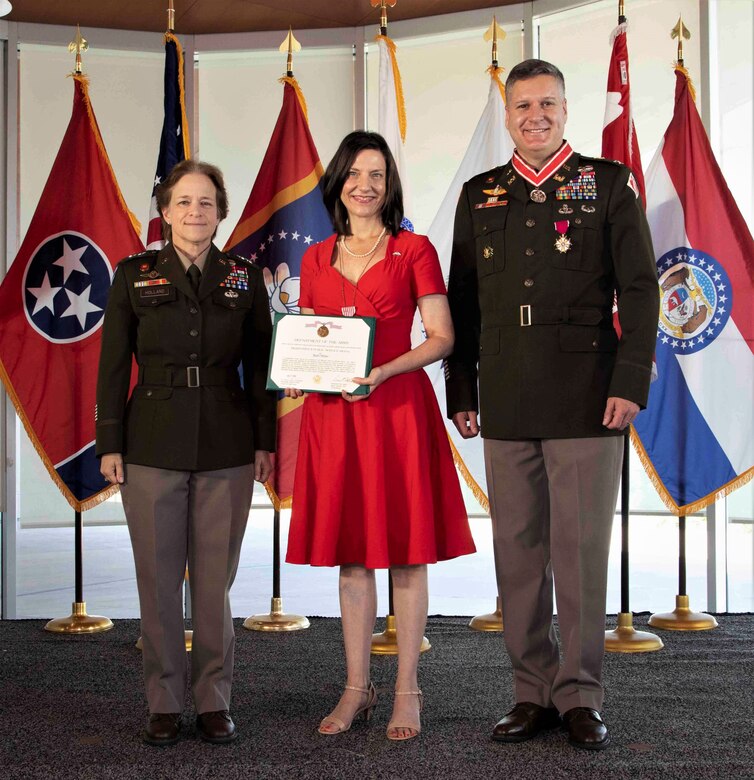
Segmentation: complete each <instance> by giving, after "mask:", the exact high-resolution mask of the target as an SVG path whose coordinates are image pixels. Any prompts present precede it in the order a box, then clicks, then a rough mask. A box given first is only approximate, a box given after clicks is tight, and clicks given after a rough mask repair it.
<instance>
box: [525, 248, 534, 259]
mask: <svg viewBox="0 0 754 780" xmlns="http://www.w3.org/2000/svg"><path fill="white" fill-rule="evenodd" d="M525 254H526V256H527V257H531V256H532V255H533V254H534V250H533V249H527V250H526V252H525Z"/></svg>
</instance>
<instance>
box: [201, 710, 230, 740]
mask: <svg viewBox="0 0 754 780" xmlns="http://www.w3.org/2000/svg"><path fill="white" fill-rule="evenodd" d="M196 730H197V731H198V732H199V736H200V737H201V738H202V739H203V740H204V741H205V742H214V743H215V744H218V745H223V744H225V743H226V742H232V741H233V740H234V739H235V738H236V737H237V736H238V734H237V733H236V724H235V723H233V718H231V717H230V713H229V712H228V710H218V711H217V712H202V713H201V714H199V715H197V716H196Z"/></svg>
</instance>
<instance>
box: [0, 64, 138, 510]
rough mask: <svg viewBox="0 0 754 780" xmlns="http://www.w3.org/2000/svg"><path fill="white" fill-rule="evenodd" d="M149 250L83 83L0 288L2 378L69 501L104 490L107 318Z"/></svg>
mask: <svg viewBox="0 0 754 780" xmlns="http://www.w3.org/2000/svg"><path fill="white" fill-rule="evenodd" d="M142 249H143V247H142V244H141V241H140V240H139V232H138V224H137V223H136V222H135V220H134V218H133V215H131V213H130V212H129V211H128V209H127V208H126V204H125V202H124V201H123V196H122V195H121V192H120V189H119V188H118V184H117V182H116V180H115V175H114V174H113V170H112V168H111V167H110V162H109V160H108V158H107V152H106V151H105V147H104V144H103V142H102V137H101V136H100V132H99V128H98V126H97V120H96V119H95V117H94V112H93V110H92V106H91V103H90V102H89V94H88V90H87V81H86V78H85V77H84V76H74V98H73V113H72V115H71V120H70V122H69V123H68V129H67V130H66V133H65V136H64V138H63V142H62V144H61V146H60V150H59V151H58V155H57V157H56V158H55V162H54V164H53V166H52V170H51V171H50V176H49V178H48V179H47V183H46V184H45V188H44V190H43V191H42V196H41V198H40V199H39V203H38V204H37V208H36V211H35V212H34V216H33V218H32V220H31V224H30V225H29V229H28V231H27V233H26V236H25V238H24V241H23V243H22V244H21V248H20V249H19V252H18V254H17V255H16V259H15V260H14V261H13V264H12V265H11V267H10V270H9V271H8V273H7V275H6V277H5V279H4V280H3V283H2V286H0V376H1V377H2V380H3V383H4V384H5V389H6V391H7V392H8V395H9V397H10V398H11V400H12V401H13V404H14V406H15V407H16V412H18V416H19V417H20V418H21V421H22V422H23V424H24V427H25V428H26V432H27V433H28V434H29V438H30V439H31V441H32V443H33V444H34V447H35V448H36V450H37V452H38V453H39V455H40V457H41V458H42V461H43V463H44V465H45V467H46V468H47V470H48V471H49V472H50V476H51V477H52V478H53V480H54V481H55V482H56V484H57V485H58V487H59V488H60V490H61V491H62V493H63V495H64V496H65V497H66V499H67V500H68V503H69V504H70V505H71V506H72V507H73V508H74V509H75V510H76V511H83V510H86V509H89V508H91V507H93V506H95V505H96V504H98V503H99V502H100V501H102V500H104V499H105V498H107V497H108V495H110V494H111V493H112V492H113V490H117V487H116V488H112V487H106V485H105V481H104V479H103V478H102V475H101V474H100V473H99V461H98V460H97V459H96V458H95V456H94V424H95V414H96V410H95V385H96V383H97V364H98V360H99V351H100V339H101V331H100V327H101V325H102V319H103V317H104V314H105V304H106V302H107V295H108V291H109V289H110V282H111V279H112V276H113V271H114V268H115V264H116V263H117V262H118V261H119V260H120V259H121V258H123V257H125V256H127V255H130V254H133V253H134V252H139V251H141V250H142Z"/></svg>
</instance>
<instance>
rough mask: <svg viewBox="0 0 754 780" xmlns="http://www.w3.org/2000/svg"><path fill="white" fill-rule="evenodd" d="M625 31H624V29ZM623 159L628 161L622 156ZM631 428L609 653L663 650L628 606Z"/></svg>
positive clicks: (622, 10)
mask: <svg viewBox="0 0 754 780" xmlns="http://www.w3.org/2000/svg"><path fill="white" fill-rule="evenodd" d="M627 21H628V20H627V19H626V14H625V8H624V1H623V0H618V25H619V27H620V25H622V24H623V25H624V24H626V22H627ZM624 34H625V33H624ZM623 162H626V163H628V161H626V160H624V161H623ZM629 439H630V428H629V430H628V431H627V432H626V435H625V436H624V437H623V469H622V473H621V482H620V485H621V487H620V490H621V500H620V506H621V509H620V526H621V551H620V612H619V613H618V625H617V626H616V627H615V628H614V629H612V630H609V631H605V650H606V651H607V652H610V653H650V652H654V651H656V650H662V648H663V647H664V644H663V642H662V640H661V639H660V637H658V636H657V635H656V634H653V633H651V632H649V631H637V630H636V629H635V628H634V624H633V622H634V616H633V613H632V612H631V608H630V606H629V602H630V586H629V570H630V564H629V541H628V536H629V517H630V515H629V508H630V501H629V488H630V472H631V467H630V457H629V456H630V454H631V447H630V445H629Z"/></svg>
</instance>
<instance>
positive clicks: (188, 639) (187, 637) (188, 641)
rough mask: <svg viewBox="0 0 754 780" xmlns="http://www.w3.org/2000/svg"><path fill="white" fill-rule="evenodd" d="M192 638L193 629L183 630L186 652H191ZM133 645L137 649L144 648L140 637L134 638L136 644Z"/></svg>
mask: <svg viewBox="0 0 754 780" xmlns="http://www.w3.org/2000/svg"><path fill="white" fill-rule="evenodd" d="M193 640H194V632H193V631H184V632H183V641H184V643H185V645H186V652H187V653H190V652H191V646H192V644H193ZM134 647H135V648H136V649H137V650H143V649H144V643H143V642H142V641H141V637H139V638H138V639H137V640H136V644H135V645H134Z"/></svg>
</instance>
